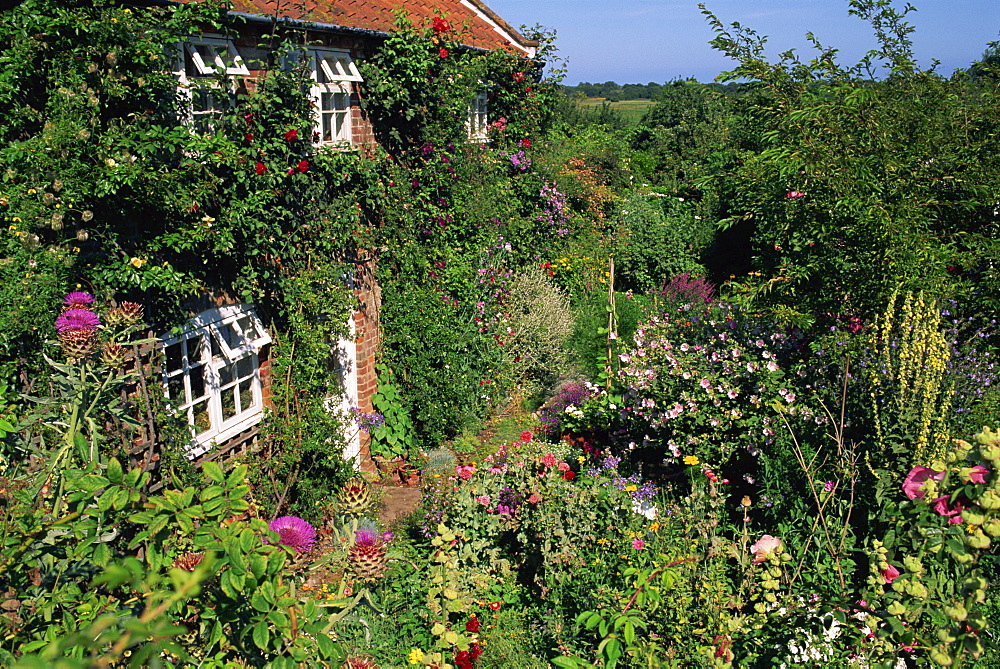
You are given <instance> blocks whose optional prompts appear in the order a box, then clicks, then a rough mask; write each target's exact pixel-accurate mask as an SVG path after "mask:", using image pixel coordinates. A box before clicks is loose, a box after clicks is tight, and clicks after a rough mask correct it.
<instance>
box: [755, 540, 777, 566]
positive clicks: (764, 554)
mask: <svg viewBox="0 0 1000 669" xmlns="http://www.w3.org/2000/svg"><path fill="white" fill-rule="evenodd" d="M781 546H782V543H781V539H779V538H778V537H772V536H771V535H770V534H765V535H764V536H762V537H761V538H760V539H758V540H757V543H755V544H754V545H752V546H750V552H751V553H753V563H754V564H760V563H762V562H766V561H767V560H768V559H769V558H770V557H771V556H772V555H774V554H775V553H776V552H777V551H778V549H780V548H781Z"/></svg>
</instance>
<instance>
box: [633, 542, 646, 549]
mask: <svg viewBox="0 0 1000 669" xmlns="http://www.w3.org/2000/svg"><path fill="white" fill-rule="evenodd" d="M645 547H646V542H645V541H643V540H642V539H633V540H632V548H634V549H636V550H637V551H641V550H642V549H643V548H645Z"/></svg>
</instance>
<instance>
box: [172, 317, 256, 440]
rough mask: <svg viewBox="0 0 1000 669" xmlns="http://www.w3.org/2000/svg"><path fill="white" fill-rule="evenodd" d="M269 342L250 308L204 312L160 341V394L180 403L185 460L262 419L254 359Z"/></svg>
mask: <svg viewBox="0 0 1000 669" xmlns="http://www.w3.org/2000/svg"><path fill="white" fill-rule="evenodd" d="M269 343H271V337H270V335H268V333H267V330H265V329H264V325H263V323H261V321H260V319H259V318H258V317H257V314H256V313H254V311H253V305H249V304H230V305H225V306H221V307H217V308H215V309H209V310H208V311H204V312H202V313H200V314H198V315H197V316H195V317H194V318H193V319H191V320H190V321H188V323H187V324H185V325H184V327H183V328H182V329H181V331H180V333H169V334H166V335H164V336H163V337H161V346H162V349H163V352H164V367H163V393H164V396H165V397H166V398H167V399H168V400H173V401H178V402H179V405H178V406H177V410H178V411H179V412H182V413H183V414H184V416H185V418H186V420H187V423H188V427H189V429H190V431H191V441H190V442H189V444H188V447H187V449H186V454H187V457H188V458H189V459H192V460H193V459H194V458H197V457H198V456H200V455H202V454H204V453H206V452H208V451H209V450H210V449H211V448H212V447H213V445H215V444H219V443H222V442H224V441H226V440H227V439H230V438H232V437H235V436H236V435H237V434H239V433H240V432H243V431H244V430H246V429H248V428H250V427H253V426H254V425H256V424H257V423H259V422H260V421H261V419H262V418H263V417H264V398H263V385H262V383H261V378H260V358H259V354H260V350H261V348H263V347H264V346H265V345H267V344H269ZM172 388H173V390H174V396H171V389H172ZM199 392H200V394H198V393H199ZM227 399H228V400H229V403H228V405H227V402H226V400H227ZM244 404H246V406H244ZM199 427H201V429H199Z"/></svg>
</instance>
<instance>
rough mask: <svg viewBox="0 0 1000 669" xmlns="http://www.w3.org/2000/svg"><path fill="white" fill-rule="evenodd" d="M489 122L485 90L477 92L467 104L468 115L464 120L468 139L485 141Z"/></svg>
mask: <svg viewBox="0 0 1000 669" xmlns="http://www.w3.org/2000/svg"><path fill="white" fill-rule="evenodd" d="M489 123H490V121H489V117H488V115H487V113H486V91H483V92H481V93H477V94H476V96H475V97H473V98H472V102H471V103H470V104H469V117H468V119H467V120H466V122H465V127H466V130H468V133H469V139H470V140H471V141H473V142H485V141H486V131H487V129H488V128H489Z"/></svg>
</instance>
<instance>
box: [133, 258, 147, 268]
mask: <svg viewBox="0 0 1000 669" xmlns="http://www.w3.org/2000/svg"><path fill="white" fill-rule="evenodd" d="M129 263H131V265H132V267H135V268H136V269H139V268H140V267H142V266H143V265H145V264H146V259H145V258H132V259H131V260H129Z"/></svg>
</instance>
